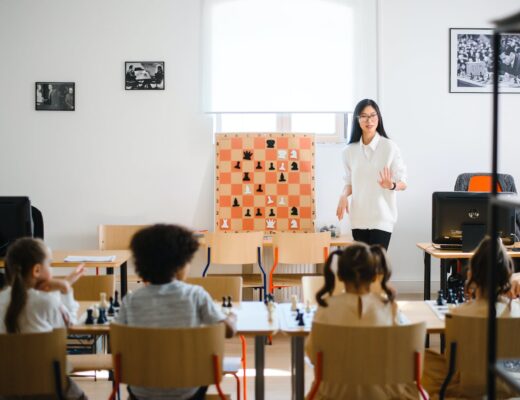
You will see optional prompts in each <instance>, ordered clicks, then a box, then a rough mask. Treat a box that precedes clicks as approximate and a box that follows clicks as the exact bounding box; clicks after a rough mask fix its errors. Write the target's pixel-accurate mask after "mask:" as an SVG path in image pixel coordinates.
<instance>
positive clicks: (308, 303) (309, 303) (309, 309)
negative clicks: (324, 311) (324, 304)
mask: <svg viewBox="0 0 520 400" xmlns="http://www.w3.org/2000/svg"><path fill="white" fill-rule="evenodd" d="M305 312H306V313H307V314H308V313H310V312H311V301H310V300H309V299H307V301H306V302H305Z"/></svg>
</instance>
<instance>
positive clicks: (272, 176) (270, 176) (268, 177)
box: [265, 172, 278, 183]
mask: <svg viewBox="0 0 520 400" xmlns="http://www.w3.org/2000/svg"><path fill="white" fill-rule="evenodd" d="M277 178H278V176H277V174H276V172H266V173H265V182H266V183H276V182H277V181H278V180H277Z"/></svg>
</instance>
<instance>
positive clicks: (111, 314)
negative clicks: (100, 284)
mask: <svg viewBox="0 0 520 400" xmlns="http://www.w3.org/2000/svg"><path fill="white" fill-rule="evenodd" d="M109 300H110V307H108V316H109V317H113V316H114V314H115V311H114V299H113V298H112V297H110V299H109Z"/></svg>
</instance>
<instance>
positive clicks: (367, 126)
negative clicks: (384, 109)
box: [358, 106, 379, 134]
mask: <svg viewBox="0 0 520 400" xmlns="http://www.w3.org/2000/svg"><path fill="white" fill-rule="evenodd" d="M358 122H359V126H360V127H361V130H362V131H363V133H365V134H367V133H375V131H376V129H377V126H378V124H379V116H378V115H377V112H376V110H375V108H374V107H372V106H366V107H365V108H363V110H361V112H360V113H359V117H358Z"/></svg>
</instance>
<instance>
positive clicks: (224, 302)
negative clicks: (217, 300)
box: [222, 296, 227, 308]
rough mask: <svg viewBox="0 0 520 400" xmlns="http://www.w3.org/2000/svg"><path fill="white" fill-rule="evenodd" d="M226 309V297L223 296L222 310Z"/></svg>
mask: <svg viewBox="0 0 520 400" xmlns="http://www.w3.org/2000/svg"><path fill="white" fill-rule="evenodd" d="M226 307H227V303H226V296H222V308H226Z"/></svg>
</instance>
